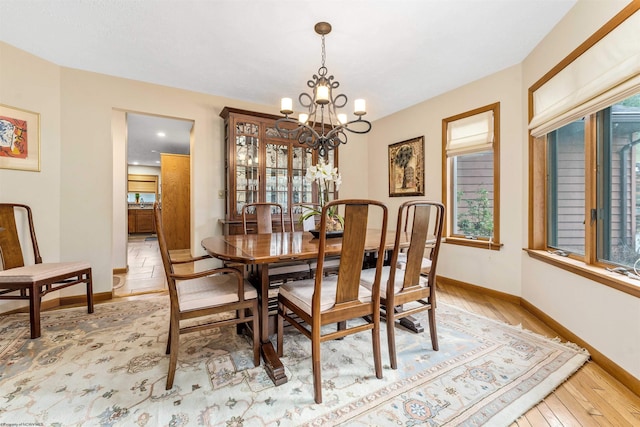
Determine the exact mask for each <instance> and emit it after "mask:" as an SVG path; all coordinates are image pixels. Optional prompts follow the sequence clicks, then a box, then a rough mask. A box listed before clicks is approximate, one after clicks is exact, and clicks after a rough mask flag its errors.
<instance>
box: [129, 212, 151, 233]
mask: <svg viewBox="0 0 640 427" xmlns="http://www.w3.org/2000/svg"><path fill="white" fill-rule="evenodd" d="M128 219H129V227H128V229H129V233H130V234H133V233H155V232H156V220H155V218H154V216H153V209H129V215H128Z"/></svg>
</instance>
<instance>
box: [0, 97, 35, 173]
mask: <svg viewBox="0 0 640 427" xmlns="http://www.w3.org/2000/svg"><path fill="white" fill-rule="evenodd" d="M0 168H1V169H18V170H24V171H36V172H38V171H40V114H38V113H34V112H32V111H27V110H22V109H19V108H15V107H9V106H8V105H2V104H0Z"/></svg>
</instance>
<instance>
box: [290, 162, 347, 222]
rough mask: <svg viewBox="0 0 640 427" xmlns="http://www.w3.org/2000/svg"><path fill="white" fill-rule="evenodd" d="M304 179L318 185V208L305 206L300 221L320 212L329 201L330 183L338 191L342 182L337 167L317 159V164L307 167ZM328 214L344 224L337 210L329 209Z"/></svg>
mask: <svg viewBox="0 0 640 427" xmlns="http://www.w3.org/2000/svg"><path fill="white" fill-rule="evenodd" d="M304 178H305V180H306V181H307V182H309V183H311V184H313V183H314V182H315V183H316V185H317V186H318V202H319V204H320V209H315V208H314V207H313V206H305V208H306V209H305V212H304V214H303V215H301V216H300V222H302V221H304V220H305V219H307V218H309V217H311V216H315V215H320V214H322V208H323V207H324V205H326V204H327V203H328V202H329V193H330V191H331V183H333V186H334V189H335V191H338V189H339V188H340V184H342V176H340V173H339V172H338V168H332V167H331V165H329V164H327V163H325V162H324V160H322V159H320V160H318V164H316V165H312V166H309V167H308V168H307V174H306V175H305V177H304ZM328 216H329V218H331V219H335V220H337V221H338V222H339V223H340V225H341V226H343V225H344V219H343V218H342V217H341V216H340V215H338V213H337V211H335V210H330V211H329V212H328Z"/></svg>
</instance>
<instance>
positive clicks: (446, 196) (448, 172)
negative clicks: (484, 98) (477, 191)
mask: <svg viewBox="0 0 640 427" xmlns="http://www.w3.org/2000/svg"><path fill="white" fill-rule="evenodd" d="M489 111H491V112H492V113H493V144H492V152H493V212H492V213H493V236H492V237H491V238H484V237H474V238H467V237H464V236H461V235H455V234H453V221H452V220H451V219H452V218H454V217H455V216H454V215H453V209H454V206H455V205H456V204H457V203H455V198H456V194H454V192H453V178H454V177H453V165H452V164H453V157H455V156H452V157H448V156H447V142H448V134H449V124H450V123H451V122H455V121H457V120H460V119H464V118H467V117H472V116H475V115H478V114H483V113H486V112H489ZM463 155H464V154H463ZM442 200H444V201H445V206H447V215H445V220H444V237H445V239H444V242H445V243H451V244H455V245H462V246H468V247H474V248H480V249H490V250H500V248H501V247H502V243H501V242H500V102H496V103H493V104H489V105H485V106H483V107H479V108H476V109H473V110H469V111H466V112H463V113H460V114H457V115H455V116H451V117H447V118H444V119H442Z"/></svg>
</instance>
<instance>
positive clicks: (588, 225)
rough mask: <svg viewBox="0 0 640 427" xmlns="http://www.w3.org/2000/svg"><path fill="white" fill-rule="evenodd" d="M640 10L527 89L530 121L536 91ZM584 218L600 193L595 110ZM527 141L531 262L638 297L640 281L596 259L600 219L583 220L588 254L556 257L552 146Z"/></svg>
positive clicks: (630, 10)
mask: <svg viewBox="0 0 640 427" xmlns="http://www.w3.org/2000/svg"><path fill="white" fill-rule="evenodd" d="M638 10H640V4H639V3H638V2H632V3H630V4H629V5H628V6H627V7H625V8H624V9H623V10H622V11H620V12H619V13H618V14H617V15H616V16H614V17H613V18H612V19H611V20H610V21H609V22H607V23H606V24H605V25H604V26H603V27H601V28H600V29H599V30H597V31H596V32H595V33H594V34H593V35H592V36H591V37H589V38H588V39H587V40H585V41H584V42H583V43H582V44H581V45H580V46H578V47H577V48H576V49H575V50H574V51H573V52H571V53H570V54H569V55H567V57H565V58H564V59H563V60H562V61H560V62H559V63H558V64H557V65H556V66H555V67H553V68H552V69H551V70H550V71H549V72H547V73H546V74H545V75H544V76H543V77H542V78H540V80H538V81H537V82H536V83H534V84H533V85H532V86H531V87H530V88H529V90H528V119H529V122H531V120H532V118H533V117H534V93H535V91H536V90H538V89H539V88H541V87H542V86H543V85H544V84H545V83H547V82H548V81H549V80H551V79H552V78H553V77H554V76H556V75H557V74H558V73H560V72H561V71H562V70H564V69H565V68H566V67H567V66H569V65H570V64H572V63H573V61H575V60H576V59H577V58H579V57H580V56H581V55H582V54H583V53H585V52H587V51H588V50H589V49H590V48H591V47H593V46H594V45H595V44H596V43H597V42H598V41H600V40H602V39H603V38H604V37H605V36H606V35H607V34H609V33H610V32H611V31H612V30H614V29H615V28H616V27H617V26H618V25H620V24H621V23H623V22H624V21H625V20H626V19H627V18H629V17H631V16H632V15H634V14H635V13H636V12H638ZM584 120H585V218H590V212H591V210H592V209H598V200H597V189H598V172H597V154H598V153H597V150H598V144H597V139H598V138H597V136H598V135H597V132H598V127H597V112H593V113H590V114H588V115H585V117H584ZM528 140H529V150H528V154H529V183H528V187H529V188H528V189H529V209H528V210H529V212H528V214H529V215H528V217H529V221H528V225H529V233H528V243H527V248H524V250H525V251H526V252H527V253H528V255H529V256H530V257H531V258H534V259H537V260H539V261H542V262H545V263H547V264H550V265H552V266H555V267H558V268H561V269H563V270H566V271H569V272H571V273H574V274H577V275H579V276H581V277H584V278H587V279H589V280H592V281H595V282H598V283H601V284H603V285H606V286H608V287H611V288H614V289H617V290H619V291H621V292H624V293H627V294H630V295H633V296H635V297H638V298H640V281H637V280H634V279H631V278H628V277H625V276H623V275H620V274H617V273H613V272H610V271H607V270H606V269H605V268H607V267H610V266H611V264H607V263H604V262H601V261H598V257H597V244H598V238H597V237H598V236H597V233H598V227H597V224H596V221H585V251H584V252H585V253H584V255H578V254H569V255H568V256H563V255H559V254H553V253H552V252H553V250H552V249H551V248H550V247H549V246H548V241H547V236H548V235H547V231H548V230H547V227H548V224H547V209H548V200H547V192H548V188H547V172H548V170H547V167H548V165H547V161H548V152H547V150H548V144H547V137H546V135H544V136H540V137H537V138H536V137H534V136H533V135H531V132H528Z"/></svg>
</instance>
